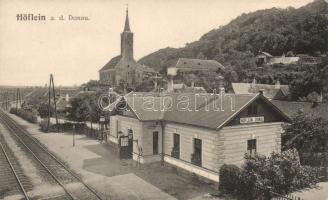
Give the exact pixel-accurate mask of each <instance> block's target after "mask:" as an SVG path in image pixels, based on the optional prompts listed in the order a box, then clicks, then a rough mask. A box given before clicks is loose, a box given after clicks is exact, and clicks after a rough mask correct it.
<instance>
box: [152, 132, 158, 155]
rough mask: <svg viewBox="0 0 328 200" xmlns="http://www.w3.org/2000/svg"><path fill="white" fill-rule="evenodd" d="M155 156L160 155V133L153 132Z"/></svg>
mask: <svg viewBox="0 0 328 200" xmlns="http://www.w3.org/2000/svg"><path fill="white" fill-rule="evenodd" d="M153 154H154V155H157V154H158V131H154V132H153Z"/></svg>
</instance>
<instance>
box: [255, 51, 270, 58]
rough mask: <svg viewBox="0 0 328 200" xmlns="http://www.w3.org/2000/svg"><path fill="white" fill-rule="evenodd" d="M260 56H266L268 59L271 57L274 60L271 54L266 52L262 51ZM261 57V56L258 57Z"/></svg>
mask: <svg viewBox="0 0 328 200" xmlns="http://www.w3.org/2000/svg"><path fill="white" fill-rule="evenodd" d="M260 55H264V56H266V57H270V58H272V57H273V56H272V55H271V54H269V53H268V52H264V51H260ZM258 56H259V55H258Z"/></svg>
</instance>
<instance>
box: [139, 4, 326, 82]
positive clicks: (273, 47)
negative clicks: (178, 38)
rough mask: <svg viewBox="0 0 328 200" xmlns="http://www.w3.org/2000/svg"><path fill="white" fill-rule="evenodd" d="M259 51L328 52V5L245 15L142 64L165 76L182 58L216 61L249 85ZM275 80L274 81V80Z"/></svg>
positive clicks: (309, 5) (155, 55)
mask: <svg viewBox="0 0 328 200" xmlns="http://www.w3.org/2000/svg"><path fill="white" fill-rule="evenodd" d="M258 51H266V52H269V53H271V54H272V55H282V54H283V53H288V54H291V55H292V54H310V55H318V54H323V53H326V52H327V51H328V4H327V3H326V2H325V1H324V0H316V1H314V2H312V3H310V4H308V5H306V6H304V7H301V8H299V9H295V8H287V9H279V8H271V9H265V10H259V11H255V12H252V13H248V14H242V15H241V16H239V17H237V18H236V19H234V20H232V21H231V22H230V23H229V24H227V25H225V26H222V27H219V28H217V29H214V30H211V31H210V32H208V33H206V34H204V35H203V36H202V37H201V38H200V39H199V40H198V41H195V42H192V43H189V44H187V45H186V46H185V47H183V48H165V49H161V50H158V51H156V52H154V53H152V54H149V55H147V56H145V57H143V58H141V59H140V60H139V62H140V63H143V64H145V65H148V66H151V67H153V68H154V69H156V70H158V71H160V72H162V73H164V72H165V69H166V67H168V66H170V65H173V64H174V63H175V62H176V60H177V59H178V58H179V57H186V58H201V59H215V60H217V61H219V62H221V63H222V64H223V65H224V66H226V67H227V68H228V73H232V74H237V76H235V77H233V78H232V79H236V81H237V80H238V81H248V80H249V78H250V76H252V74H251V73H250V71H251V69H254V68H256V64H255V59H254V56H255V55H256V54H257V52H258ZM271 79H274V77H271Z"/></svg>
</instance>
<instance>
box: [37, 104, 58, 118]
mask: <svg viewBox="0 0 328 200" xmlns="http://www.w3.org/2000/svg"><path fill="white" fill-rule="evenodd" d="M48 106H49V105H48V103H44V102H43V103H39V104H38V105H37V111H38V113H39V115H40V117H41V118H47V117H48ZM53 112H54V107H53V105H52V104H51V105H50V117H51V116H52V114H53Z"/></svg>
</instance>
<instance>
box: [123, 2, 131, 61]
mask: <svg viewBox="0 0 328 200" xmlns="http://www.w3.org/2000/svg"><path fill="white" fill-rule="evenodd" d="M121 56H122V59H124V60H125V59H127V60H130V59H132V60H133V33H132V32H131V29H130V23H129V10H128V8H127V9H126V18H125V25H124V30H123V32H122V33H121Z"/></svg>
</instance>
